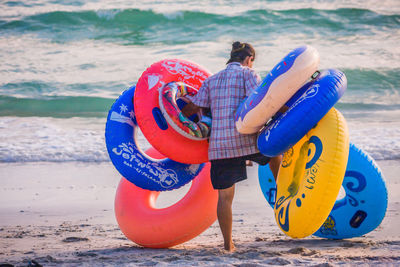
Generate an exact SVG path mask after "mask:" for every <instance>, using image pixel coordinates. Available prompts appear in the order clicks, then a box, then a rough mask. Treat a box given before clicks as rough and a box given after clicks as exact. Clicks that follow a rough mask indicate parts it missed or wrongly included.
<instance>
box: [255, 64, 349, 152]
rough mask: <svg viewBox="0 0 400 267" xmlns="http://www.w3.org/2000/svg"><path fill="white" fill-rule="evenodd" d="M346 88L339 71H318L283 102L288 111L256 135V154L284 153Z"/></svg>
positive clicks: (319, 118)
mask: <svg viewBox="0 0 400 267" xmlns="http://www.w3.org/2000/svg"><path fill="white" fill-rule="evenodd" d="M346 88H347V79H346V76H345V75H344V73H343V72H341V71H339V70H334V69H329V70H324V71H321V73H320V74H319V75H318V76H317V77H316V78H315V79H313V80H311V81H310V82H308V83H306V84H305V85H304V86H303V87H302V88H301V89H300V90H299V91H297V92H296V94H295V95H294V96H293V97H292V98H291V99H290V100H289V101H288V102H287V103H286V106H288V107H289V109H288V110H287V111H286V112H285V113H283V114H280V115H278V116H276V117H275V118H274V119H273V120H271V121H270V123H269V124H268V125H267V126H266V127H265V128H264V129H263V130H262V131H261V132H260V134H259V136H258V138H257V146H258V149H259V150H260V152H261V153H263V154H264V155H266V156H269V157H274V156H277V155H280V154H282V153H284V152H285V151H286V150H288V149H289V148H290V147H292V146H293V145H294V144H296V143H297V142H298V141H299V140H300V139H301V138H302V137H303V136H304V135H305V134H306V133H307V132H308V131H310V130H311V129H312V128H313V127H314V126H315V125H316V124H317V123H318V122H319V121H320V120H321V119H322V117H324V116H325V114H326V113H328V111H329V110H330V109H331V108H332V107H333V106H334V104H335V103H336V102H337V101H338V100H339V98H340V97H341V96H342V95H343V94H344V91H345V90H346Z"/></svg>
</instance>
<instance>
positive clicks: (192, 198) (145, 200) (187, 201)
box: [115, 149, 218, 248]
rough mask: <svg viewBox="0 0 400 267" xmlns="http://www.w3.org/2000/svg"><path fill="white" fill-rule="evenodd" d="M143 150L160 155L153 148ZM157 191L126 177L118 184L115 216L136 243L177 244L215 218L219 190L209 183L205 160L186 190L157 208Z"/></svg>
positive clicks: (155, 246)
mask: <svg viewBox="0 0 400 267" xmlns="http://www.w3.org/2000/svg"><path fill="white" fill-rule="evenodd" d="M149 152H150V153H149ZM146 153H148V154H149V155H151V156H152V157H156V156H158V157H161V156H160V154H159V153H157V151H155V150H154V149H150V150H149V151H147V152H146ZM157 154H158V155H157ZM159 193H160V192H157V191H149V190H145V189H141V188H139V187H137V186H135V185H134V184H132V183H130V182H129V181H128V180H126V179H125V178H122V179H121V181H120V183H119V185H118V188H117V193H116V196H115V216H116V218H117V221H118V224H119V227H120V229H121V231H122V232H123V233H124V235H125V236H126V237H127V238H128V239H130V240H132V241H133V242H135V243H136V244H138V245H141V246H143V247H149V248H168V247H172V246H175V245H179V244H181V243H184V242H186V241H189V240H191V239H192V238H194V237H196V236H198V235H199V234H201V233H202V232H203V231H205V230H206V229H207V228H208V227H210V226H211V225H212V224H213V223H214V222H215V220H216V219H217V202H218V193H217V191H216V190H214V189H213V188H212V185H211V180H210V163H206V166H204V168H203V170H202V171H201V172H200V174H199V175H198V176H197V177H196V178H194V179H193V181H192V185H191V187H190V189H189V192H188V193H187V194H186V195H185V196H184V197H183V198H182V199H181V200H180V201H178V202H177V203H175V204H174V205H172V206H170V207H167V208H163V209H156V208H155V202H156V200H157V197H158V195H159Z"/></svg>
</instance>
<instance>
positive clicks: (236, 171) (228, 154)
mask: <svg viewBox="0 0 400 267" xmlns="http://www.w3.org/2000/svg"><path fill="white" fill-rule="evenodd" d="M255 55H256V53H255V50H254V48H253V47H252V46H251V45H250V44H248V43H241V42H234V43H233V44H232V51H231V54H230V59H229V60H228V62H227V66H226V68H225V69H224V70H222V71H220V72H218V73H217V74H214V75H212V76H211V77H209V78H207V79H206V80H205V81H204V82H203V84H202V86H201V88H200V89H199V92H198V93H197V95H195V96H194V97H193V98H192V102H191V103H189V104H187V105H186V106H185V107H184V108H183V110H182V112H183V113H184V114H185V115H186V116H187V117H189V116H191V115H192V114H194V113H197V112H198V111H199V109H200V108H210V110H211V115H212V127H211V136H210V139H209V149H208V156H209V159H210V161H211V182H212V185H213V187H214V188H215V189H217V190H218V207H217V216H218V222H219V226H220V228H221V232H222V235H223V238H224V248H225V249H226V250H227V251H230V252H231V251H234V250H235V246H234V243H233V241H232V201H233V197H234V194H235V184H236V183H237V182H239V181H242V180H245V179H247V172H246V161H248V160H251V161H254V162H257V163H259V164H261V165H265V164H267V163H268V162H269V163H270V168H271V171H272V173H273V174H274V176H275V177H277V174H278V170H279V165H280V162H281V160H282V158H281V156H277V157H274V158H269V157H266V156H264V155H262V154H261V153H260V152H259V151H258V149H257V143H256V138H257V135H256V134H251V135H244V134H240V133H239V132H238V131H237V130H236V127H235V118H234V117H235V112H236V110H237V108H238V107H239V105H240V103H241V102H242V101H243V100H244V99H245V98H246V97H247V96H249V95H250V94H251V93H252V91H253V90H254V89H255V88H257V86H258V84H259V83H260V82H261V78H260V76H259V75H258V74H257V73H256V72H255V71H254V70H253V69H252V67H253V62H254V60H255Z"/></svg>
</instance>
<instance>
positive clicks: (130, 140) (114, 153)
mask: <svg viewBox="0 0 400 267" xmlns="http://www.w3.org/2000/svg"><path fill="white" fill-rule="evenodd" d="M134 92H135V87H131V88H129V89H128V90H126V91H125V92H124V93H122V95H121V96H120V97H119V98H118V99H117V100H116V101H115V103H114V104H113V106H112V107H111V109H110V111H109V113H108V117H107V123H106V131H105V139H106V146H107V151H108V155H109V156H110V159H111V162H112V163H113V164H114V166H115V168H116V169H117V170H118V171H119V173H120V174H121V175H122V176H124V177H125V178H126V179H128V180H129V181H130V182H132V183H134V184H135V185H136V186H138V187H141V188H143V189H148V190H153V191H165V190H172V189H176V188H179V187H181V186H183V185H185V184H187V183H188V182H190V181H191V180H192V179H193V178H194V177H195V176H196V175H197V174H198V173H199V172H200V170H201V168H202V167H203V166H204V164H193V165H188V164H183V163H179V162H175V161H173V160H170V159H163V160H156V159H152V158H150V157H148V156H147V155H146V154H144V153H143V152H142V151H141V150H140V148H139V147H138V145H137V144H136V131H137V122H136V117H135V111H136V110H135V109H134V106H133V103H132V98H133V96H134Z"/></svg>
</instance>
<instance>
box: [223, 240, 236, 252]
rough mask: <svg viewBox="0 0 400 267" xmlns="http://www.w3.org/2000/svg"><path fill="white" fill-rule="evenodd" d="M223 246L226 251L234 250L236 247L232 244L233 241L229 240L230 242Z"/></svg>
mask: <svg viewBox="0 0 400 267" xmlns="http://www.w3.org/2000/svg"><path fill="white" fill-rule="evenodd" d="M224 248H225V250H226V252H235V250H236V247H235V245H234V244H233V242H231V243H230V244H224Z"/></svg>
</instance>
